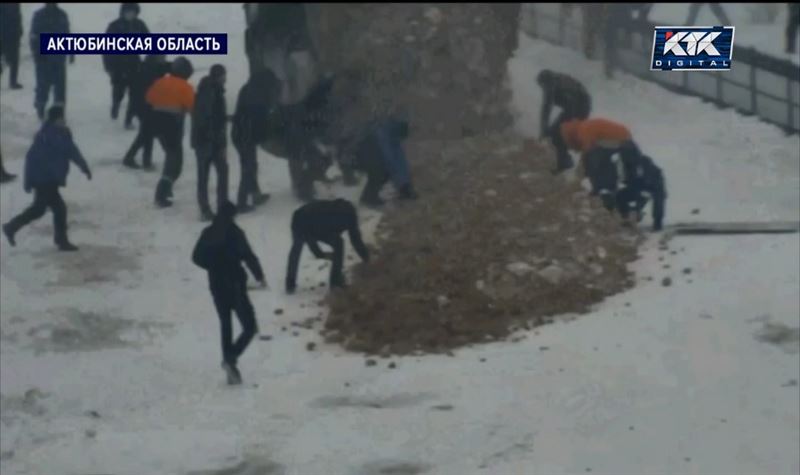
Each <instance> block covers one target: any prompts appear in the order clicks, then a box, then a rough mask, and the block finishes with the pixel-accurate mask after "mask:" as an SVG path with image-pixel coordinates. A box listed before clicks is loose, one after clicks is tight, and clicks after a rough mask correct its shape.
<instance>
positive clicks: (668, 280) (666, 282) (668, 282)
mask: <svg viewBox="0 0 800 475" xmlns="http://www.w3.org/2000/svg"><path fill="white" fill-rule="evenodd" d="M661 285H663V286H664V287H669V286H670V285H672V279H671V278H669V277H664V278H663V279H662V280H661Z"/></svg>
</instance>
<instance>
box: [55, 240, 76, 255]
mask: <svg viewBox="0 0 800 475" xmlns="http://www.w3.org/2000/svg"><path fill="white" fill-rule="evenodd" d="M56 246H58V250H59V251H62V252H74V251H77V250H78V246H76V245H74V244H72V243H71V242H69V241H61V242H59V243H58V244H56Z"/></svg>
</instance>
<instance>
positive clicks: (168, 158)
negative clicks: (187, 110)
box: [153, 111, 183, 204]
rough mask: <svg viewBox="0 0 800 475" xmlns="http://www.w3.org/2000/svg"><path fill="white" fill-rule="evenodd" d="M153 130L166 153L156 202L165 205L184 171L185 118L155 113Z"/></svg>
mask: <svg viewBox="0 0 800 475" xmlns="http://www.w3.org/2000/svg"><path fill="white" fill-rule="evenodd" d="M153 130H154V132H155V135H156V138H158V141H159V143H160V144H161V147H163V148H164V153H165V158H164V168H163V169H162V171H161V180H159V182H158V186H157V187H156V202H158V203H159V204H165V203H164V202H165V201H166V200H167V199H169V198H172V186H173V184H174V183H175V182H176V181H177V180H178V178H179V177H180V176H181V171H182V170H183V118H182V117H181V116H178V115H177V114H173V113H170V112H160V111H153Z"/></svg>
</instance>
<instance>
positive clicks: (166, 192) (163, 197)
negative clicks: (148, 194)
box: [156, 179, 172, 208]
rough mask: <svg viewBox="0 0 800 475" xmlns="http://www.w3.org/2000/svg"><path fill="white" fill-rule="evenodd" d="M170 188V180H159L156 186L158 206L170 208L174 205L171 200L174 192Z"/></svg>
mask: <svg viewBox="0 0 800 475" xmlns="http://www.w3.org/2000/svg"><path fill="white" fill-rule="evenodd" d="M169 188H170V186H169V182H168V181H166V180H164V179H161V180H160V181H159V182H158V186H156V206H158V207H159V208H168V207H170V206H172V202H171V201H170V200H169V198H170V195H171V194H172V193H171V190H170V189H169Z"/></svg>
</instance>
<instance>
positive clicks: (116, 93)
mask: <svg viewBox="0 0 800 475" xmlns="http://www.w3.org/2000/svg"><path fill="white" fill-rule="evenodd" d="M139 11H140V10H139V4H138V3H123V4H122V6H120V9H119V18H117V19H116V20H114V21H112V22H111V23H109V24H108V28H107V29H106V33H107V34H117V35H120V34H125V35H129V34H145V33H150V30H148V29H147V25H145V23H144V22H143V21H142V20H140V19H139V18H138V17H139ZM140 63H141V61H140V60H139V55H138V54H107V55H103V68H105V70H106V72H107V73H108V75H109V76H110V77H111V119H113V120H117V116H118V114H119V106H120V104H121V103H122V98H123V97H125V91H126V90H127V91H128V110H127V112H126V113H125V128H126V129H130V128H132V127H133V124H132V121H133V116H134V103H133V102H134V101H133V82H134V80H135V79H136V74H137V72H138V70H139V64H140ZM140 126H141V124H140Z"/></svg>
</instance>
